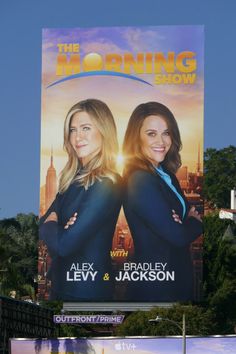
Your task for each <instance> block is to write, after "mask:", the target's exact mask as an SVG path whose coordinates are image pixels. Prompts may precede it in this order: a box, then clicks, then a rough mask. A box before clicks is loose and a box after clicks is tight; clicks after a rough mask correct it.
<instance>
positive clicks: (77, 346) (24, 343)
mask: <svg viewBox="0 0 236 354" xmlns="http://www.w3.org/2000/svg"><path fill="white" fill-rule="evenodd" d="M235 346H236V337H235V336H234V335H232V336H224V337H221V336H214V337H187V340H186V348H187V352H188V353H191V354H199V353H205V354H216V353H217V354H225V353H228V354H233V353H235ZM10 348H11V354H21V353H25V354H34V353H37V354H51V353H57V354H59V353H60V354H64V353H71V354H72V353H77V354H90V353H91V354H106V353H109V354H118V353H120V354H121V353H129V352H130V353H137V354H147V353H148V354H152V353H153V354H157V353H158V354H165V353H171V354H178V353H181V351H182V338H181V337H155V338H152V337H140V338H138V337H133V338H99V339H95V338H92V339H79V338H58V339H35V340H34V339H24V340H23V339H22V340H21V339H11V341H10Z"/></svg>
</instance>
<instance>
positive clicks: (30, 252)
mask: <svg viewBox="0 0 236 354" xmlns="http://www.w3.org/2000/svg"><path fill="white" fill-rule="evenodd" d="M37 240H38V219H37V217H36V216H35V215H33V214H29V215H24V214H18V215H17V217H16V218H15V219H4V220H1V221H0V255H1V258H0V269H1V270H5V272H1V274H0V277H1V279H0V281H1V293H2V295H6V296H8V295H9V292H10V291H11V290H16V292H17V297H20V296H25V295H29V296H31V297H32V298H34V295H35V282H34V280H35V277H36V274H37Z"/></svg>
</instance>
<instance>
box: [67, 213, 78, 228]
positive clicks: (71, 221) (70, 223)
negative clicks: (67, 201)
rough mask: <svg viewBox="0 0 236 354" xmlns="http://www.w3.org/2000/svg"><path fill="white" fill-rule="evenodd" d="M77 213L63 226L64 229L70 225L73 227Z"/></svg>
mask: <svg viewBox="0 0 236 354" xmlns="http://www.w3.org/2000/svg"><path fill="white" fill-rule="evenodd" d="M77 215H78V213H74V215H73V216H72V217H71V218H70V219H69V220H68V221H67V223H66V225H65V226H64V229H68V228H69V227H70V226H71V225H73V224H74V223H75V222H76V219H77Z"/></svg>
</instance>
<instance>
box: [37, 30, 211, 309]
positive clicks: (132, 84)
mask: <svg viewBox="0 0 236 354" xmlns="http://www.w3.org/2000/svg"><path fill="white" fill-rule="evenodd" d="M203 36H204V29H203V27H202V26H161V27H110V28H71V29H62V28H61V29H60V28H59V29H51V28H50V29H44V30H43V43H42V110H41V111H42V112H41V172H40V215H41V221H40V243H39V263H38V269H39V273H38V274H39V275H38V278H39V279H38V280H39V296H40V298H41V299H48V298H50V299H52V300H63V301H72V302H73V301H74V302H104V301H107V302H125V301H129V302H147V303H148V302H152V303H153V302H173V301H188V300H195V301H196V300H199V298H200V295H201V290H200V285H201V268H202V261H201V250H202V237H201V235H202V224H201V220H200V216H201V214H202V213H203V201H202V179H203V174H202V171H203V165H202V162H203Z"/></svg>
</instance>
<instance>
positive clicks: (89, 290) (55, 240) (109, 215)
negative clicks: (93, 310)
mask: <svg viewBox="0 0 236 354" xmlns="http://www.w3.org/2000/svg"><path fill="white" fill-rule="evenodd" d="M120 207H121V188H120V180H119V182H118V183H113V182H112V181H111V180H110V179H109V178H106V177H104V178H102V179H101V181H98V180H96V182H95V183H94V184H93V185H92V186H91V187H89V188H88V190H85V188H84V187H82V186H80V185H79V184H78V183H76V182H74V183H72V184H71V185H70V186H69V188H68V189H67V190H66V192H65V193H63V194H59V193H58V194H57V196H56V199H55V200H54V202H53V203H52V205H51V207H50V208H49V210H48V211H47V213H46V214H45V215H44V216H43V217H42V218H41V220H40V238H41V239H42V240H44V241H45V243H46V245H47V248H48V251H49V254H50V256H51V258H52V263H51V268H50V270H49V275H50V279H51V281H52V288H51V296H50V298H51V299H52V300H55V299H56V300H64V301H76V300H78V301H83V300H84V301H102V300H111V299H112V282H111V281H108V280H103V277H104V275H105V274H106V273H108V274H109V275H111V258H110V250H111V247H112V238H113V234H114V230H115V225H116V221H117V218H118V214H119V211H120ZM53 211H55V212H56V213H57V216H58V222H55V221H49V222H46V223H44V221H45V220H46V218H47V217H48V215H49V214H50V213H51V212H53ZM75 212H77V213H78V216H77V219H76V221H75V223H74V225H71V226H70V227H69V228H68V229H64V226H65V225H66V223H67V221H68V220H69V219H70V217H71V216H73V215H74V213H75ZM88 264H90V265H88ZM81 267H84V268H85V269H84V271H85V272H86V269H87V270H89V271H94V272H95V271H97V272H98V273H97V275H96V278H95V281H92V278H91V277H90V276H89V277H88V278H87V280H81V279H80V280H78V279H77V280H76V281H72V280H68V278H67V272H68V271H70V269H71V268H72V271H71V272H70V276H69V278H70V279H71V278H73V274H75V273H74V272H73V269H77V268H78V269H81ZM89 267H90V269H89ZM78 278H80V276H79V277H78Z"/></svg>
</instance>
